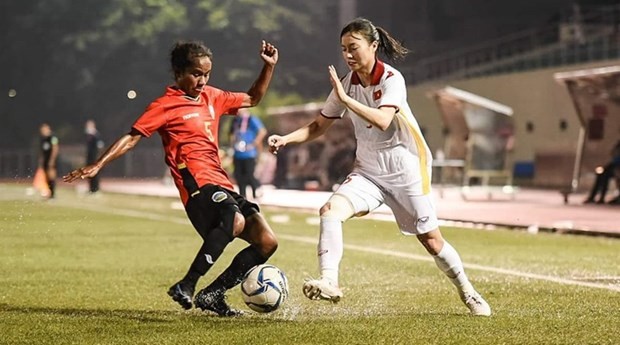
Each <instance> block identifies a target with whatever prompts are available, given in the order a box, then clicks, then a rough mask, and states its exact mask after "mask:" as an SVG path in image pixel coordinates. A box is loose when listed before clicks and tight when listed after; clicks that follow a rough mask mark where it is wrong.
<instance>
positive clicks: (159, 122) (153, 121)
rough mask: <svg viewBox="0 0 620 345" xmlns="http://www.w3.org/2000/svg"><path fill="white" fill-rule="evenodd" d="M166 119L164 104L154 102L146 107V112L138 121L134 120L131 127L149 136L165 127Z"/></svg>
mask: <svg viewBox="0 0 620 345" xmlns="http://www.w3.org/2000/svg"><path fill="white" fill-rule="evenodd" d="M166 121H167V119H166V114H165V111H164V106H163V105H162V104H160V103H159V102H153V103H151V104H150V105H149V106H148V107H147V108H146V111H145V112H144V114H142V115H140V117H139V118H138V119H137V120H136V122H134V124H133V126H131V128H132V129H135V130H137V131H138V132H140V134H142V135H144V136H145V137H147V138H148V137H150V136H151V135H152V134H153V133H155V132H156V131H157V130H158V129H159V128H161V127H163V126H164V125H165V124H166Z"/></svg>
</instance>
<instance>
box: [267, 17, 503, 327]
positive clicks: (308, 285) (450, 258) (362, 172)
mask: <svg viewBox="0 0 620 345" xmlns="http://www.w3.org/2000/svg"><path fill="white" fill-rule="evenodd" d="M340 44H341V47H342V57H343V58H344V60H345V62H346V63H347V65H348V67H349V69H350V71H349V73H348V74H347V75H346V76H345V77H344V78H342V79H339V78H338V75H337V74H336V70H335V69H334V67H333V66H330V67H329V77H330V81H331V84H332V87H333V90H332V92H331V93H330V94H329V96H328V98H327V101H326V102H325V107H324V108H323V110H322V111H321V114H319V115H318V116H317V117H316V119H315V120H314V121H313V122H312V123H310V124H308V125H307V126H305V127H302V128H300V129H298V130H296V131H293V132H291V133H289V134H287V135H284V136H279V135H272V136H271V137H269V139H268V141H269V145H270V146H271V150H272V151H274V152H277V150H278V149H279V148H280V147H282V146H285V145H287V144H292V143H302V142H306V141H309V140H312V139H314V138H316V137H318V136H320V135H322V134H323V133H325V131H326V130H327V129H328V128H329V127H330V126H331V125H332V124H333V123H334V121H338V120H339V119H341V118H342V117H344V116H345V115H347V116H349V117H350V118H351V120H352V121H353V127H354V130H355V138H356V139H357V152H356V161H355V167H354V169H353V172H352V173H351V174H349V176H348V177H347V179H346V180H345V181H344V182H343V183H342V185H341V186H340V187H339V188H338V190H337V191H336V192H335V193H334V194H333V195H332V196H331V198H330V199H329V200H328V201H327V203H326V204H325V205H324V206H323V207H321V210H320V214H321V231H320V237H319V245H318V256H319V267H320V270H321V277H320V279H312V280H309V281H306V282H305V284H304V287H303V291H304V294H305V295H306V297H308V298H310V299H327V300H330V301H332V302H337V301H338V300H340V298H342V296H343V293H342V290H341V289H340V287H339V285H338V273H339V272H338V271H339V265H340V260H341V258H342V254H343V240H342V223H343V222H344V221H346V220H347V219H350V218H352V217H354V216H363V215H365V214H367V213H369V212H371V211H373V210H374V209H376V208H377V207H379V206H380V205H381V204H383V203H385V204H386V205H388V206H389V207H390V208H391V209H392V211H393V213H394V217H395V218H396V223H397V224H398V227H399V228H400V230H401V232H402V233H403V234H406V235H415V236H416V237H417V238H418V240H419V241H420V243H422V245H423V246H424V248H426V250H427V251H428V253H429V254H431V255H432V257H433V259H434V260H435V263H436V264H437V266H438V267H439V269H441V271H443V272H444V273H445V274H446V276H448V278H450V280H451V281H452V283H453V284H454V285H455V286H456V288H457V290H458V293H459V296H460V297H461V300H462V301H463V302H464V303H465V305H466V306H467V307H468V308H469V310H470V312H471V313H472V314H473V315H481V316H488V315H490V314H491V308H490V307H489V304H488V303H487V302H486V301H485V300H484V299H483V298H482V296H480V294H479V293H478V292H476V290H475V289H474V287H473V286H472V284H471V283H470V281H469V279H468V278H467V275H465V271H464V269H463V263H462V262H461V258H460V257H459V254H458V253H457V252H456V250H455V249H454V248H453V247H452V246H451V245H450V243H448V242H447V241H446V240H444V238H443V237H442V235H441V232H440V231H439V225H438V221H437V215H436V213H435V206H434V202H433V199H432V195H431V180H430V177H431V163H432V157H431V152H430V150H429V148H428V146H427V145H426V142H425V140H424V138H423V137H422V132H421V130H420V127H419V126H418V123H417V121H416V119H415V117H414V115H413V112H412V111H411V109H410V108H409V105H408V103H407V87H406V85H405V79H404V78H403V76H402V75H401V73H400V72H399V71H398V70H396V69H395V68H394V67H392V66H390V65H388V64H387V63H384V62H382V61H381V60H379V59H378V58H377V53H378V51H382V52H383V53H384V55H385V56H386V57H388V58H389V59H394V58H399V57H403V56H404V55H405V54H406V53H407V49H406V48H404V47H403V46H402V45H401V44H400V43H399V42H398V41H396V40H395V39H394V38H392V36H391V35H390V34H389V33H388V32H387V31H385V30H384V29H383V28H381V27H376V26H375V25H374V24H373V23H372V22H370V21H369V20H367V19H364V18H358V19H356V20H353V21H352V22H350V23H349V24H347V25H346V26H345V27H344V28H343V29H342V31H341V33H340Z"/></svg>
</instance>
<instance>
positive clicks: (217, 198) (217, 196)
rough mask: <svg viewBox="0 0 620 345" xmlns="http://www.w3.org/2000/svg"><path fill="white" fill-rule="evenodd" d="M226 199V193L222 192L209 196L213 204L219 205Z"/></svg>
mask: <svg viewBox="0 0 620 345" xmlns="http://www.w3.org/2000/svg"><path fill="white" fill-rule="evenodd" d="M227 198H228V195H226V193H224V192H222V191H217V192H215V193H213V195H212V196H211V200H213V202H217V203H220V202H222V201H224V200H226V199H227Z"/></svg>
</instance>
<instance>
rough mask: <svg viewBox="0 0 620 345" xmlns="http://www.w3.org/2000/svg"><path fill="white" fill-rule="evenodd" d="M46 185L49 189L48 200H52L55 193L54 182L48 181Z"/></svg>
mask: <svg viewBox="0 0 620 345" xmlns="http://www.w3.org/2000/svg"><path fill="white" fill-rule="evenodd" d="M47 185H48V186H49V189H50V198H53V197H54V195H55V191H56V181H54V180H49V181H47Z"/></svg>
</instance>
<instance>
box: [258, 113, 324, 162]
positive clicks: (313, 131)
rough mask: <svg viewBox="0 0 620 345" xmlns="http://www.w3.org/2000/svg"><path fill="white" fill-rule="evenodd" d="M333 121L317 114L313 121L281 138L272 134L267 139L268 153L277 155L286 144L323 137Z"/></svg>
mask: <svg viewBox="0 0 620 345" xmlns="http://www.w3.org/2000/svg"><path fill="white" fill-rule="evenodd" d="M334 120H335V119H328V118H326V117H324V116H322V115H320V114H319V115H318V116H317V117H316V119H314V121H312V122H310V123H309V124H307V125H306V126H304V127H301V128H299V129H298V130H295V131H293V132H291V133H289V134H287V135H284V136H281V135H275V134H274V135H272V136H270V137H269V138H268V139H267V143H269V151H270V152H271V153H273V154H278V150H279V149H280V148H281V147H284V146H286V145H287V144H300V143H305V142H307V141H311V140H314V139H316V138H318V137H320V136H321V135H323V134H324V133H325V131H327V129H328V128H329V127H331V125H332V124H333V123H334Z"/></svg>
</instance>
